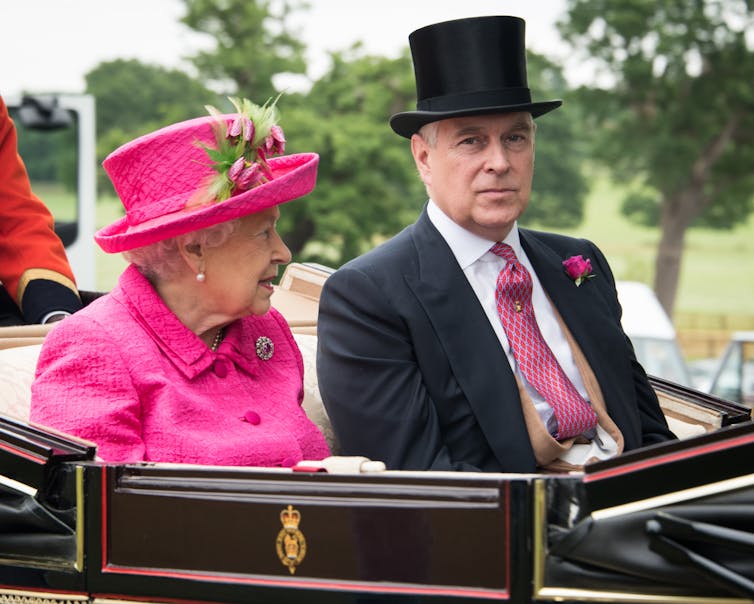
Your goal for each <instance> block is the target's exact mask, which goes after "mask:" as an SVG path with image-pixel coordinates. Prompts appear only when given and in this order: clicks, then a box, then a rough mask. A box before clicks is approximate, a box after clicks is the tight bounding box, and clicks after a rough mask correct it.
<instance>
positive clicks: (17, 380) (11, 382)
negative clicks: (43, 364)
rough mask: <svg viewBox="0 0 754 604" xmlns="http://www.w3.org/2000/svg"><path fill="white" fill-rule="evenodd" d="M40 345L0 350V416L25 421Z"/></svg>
mask: <svg viewBox="0 0 754 604" xmlns="http://www.w3.org/2000/svg"><path fill="white" fill-rule="evenodd" d="M41 347H42V345H41V344H32V345H31V346H17V347H14V348H4V349H1V350H0V414H2V415H6V416H8V417H12V418H13V419H18V420H21V421H27V420H28V419H29V402H30V399H31V382H32V380H33V379H34V368H35V367H36V365H37V357H38V356H39V349H40V348H41Z"/></svg>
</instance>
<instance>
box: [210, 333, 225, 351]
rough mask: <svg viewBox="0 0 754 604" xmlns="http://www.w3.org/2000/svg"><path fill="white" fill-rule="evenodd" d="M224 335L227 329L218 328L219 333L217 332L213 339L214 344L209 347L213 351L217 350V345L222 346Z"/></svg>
mask: <svg viewBox="0 0 754 604" xmlns="http://www.w3.org/2000/svg"><path fill="white" fill-rule="evenodd" d="M224 335H225V330H224V329H223V328H222V327H221V328H220V329H218V330H217V333H216V334H215V339H214V340H212V344H211V345H210V347H209V349H210V350H211V351H212V352H217V347H218V346H220V342H222V341H223V336H224Z"/></svg>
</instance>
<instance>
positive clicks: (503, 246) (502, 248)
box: [490, 242, 518, 264]
mask: <svg viewBox="0 0 754 604" xmlns="http://www.w3.org/2000/svg"><path fill="white" fill-rule="evenodd" d="M490 251H491V252H492V253H493V254H495V255H496V256H500V257H501V258H502V259H503V260H505V261H506V262H510V263H511V264H516V263H518V258H516V252H514V251H513V248H512V247H511V246H509V245H508V244H507V243H500V242H498V243H496V244H495V245H493V246H492V247H491V248H490Z"/></svg>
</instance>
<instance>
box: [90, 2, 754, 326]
mask: <svg viewBox="0 0 754 604" xmlns="http://www.w3.org/2000/svg"><path fill="white" fill-rule="evenodd" d="M184 2H185V6H186V14H185V16H184V18H183V22H184V23H185V24H186V25H187V26H189V27H191V28H193V29H194V30H196V31H198V32H203V33H205V34H207V35H208V36H210V37H211V38H212V39H213V40H214V41H215V45H214V48H210V49H208V50H204V51H202V52H200V53H198V54H196V55H195V56H194V57H192V58H191V59H192V62H193V65H194V68H195V73H194V74H187V73H183V72H178V71H171V70H166V69H163V68H159V67H155V66H150V65H144V64H141V63H138V62H136V61H113V62H109V63H103V64H101V65H99V66H98V67H97V68H95V69H94V70H93V71H92V72H90V74H88V77H87V92H89V93H91V94H94V95H95V96H96V98H97V109H98V124H97V125H98V137H99V141H98V150H99V155H100V159H102V158H103V157H104V155H105V154H106V153H107V152H109V151H111V150H112V149H114V148H115V147H117V146H118V145H120V144H122V143H123V142H125V141H127V140H130V139H131V138H133V137H135V136H137V135H139V134H142V133H143V132H147V131H150V130H153V129H155V128H157V127H160V126H163V125H166V124H168V123H172V122H175V121H178V120H180V119H186V118H189V117H195V116H197V115H202V114H203V113H204V110H203V106H204V105H206V104H213V105H216V106H218V107H221V106H222V103H223V102H224V101H223V97H225V96H227V95H239V96H245V97H248V98H251V99H252V100H254V101H256V102H260V103H261V102H264V101H265V100H266V99H267V98H269V97H271V96H274V95H276V94H277V93H278V92H279V91H280V90H281V89H285V88H286V84H284V83H283V82H285V81H289V80H286V77H287V76H290V75H291V74H297V75H298V76H299V78H302V77H304V74H305V73H306V63H305V60H304V51H305V48H304V47H303V45H302V43H301V42H300V36H298V35H297V32H296V31H295V30H292V29H291V27H290V26H289V24H288V22H289V18H290V16H291V15H292V14H296V13H298V12H300V11H306V10H307V5H306V3H305V2H301V1H294V0H278V1H272V0H184ZM567 6H568V9H567V12H566V14H565V15H564V16H563V18H562V19H561V22H560V24H559V27H560V30H561V32H562V34H563V36H564V38H565V39H566V40H567V41H568V42H569V43H570V44H571V45H572V48H573V50H574V53H576V52H581V53H583V60H584V61H589V62H591V63H592V64H594V65H596V66H597V68H598V69H600V70H601V72H602V73H603V74H605V75H606V76H607V77H606V78H604V81H603V84H602V85H601V86H600V87H597V86H596V85H595V86H592V87H589V88H585V87H582V88H578V89H572V88H570V87H569V85H568V83H567V81H566V80H565V78H564V77H563V70H562V66H561V65H559V64H558V63H557V62H555V61H554V60H552V59H550V58H547V57H542V56H537V55H536V54H534V53H529V56H528V67H529V84H530V87H531V88H532V91H533V96H534V97H535V99H537V100H547V99H553V98H562V99H564V101H565V102H564V105H563V107H562V108H560V109H558V110H557V111H554V112H552V113H550V114H548V115H546V116H543V117H542V118H541V119H538V120H537V123H538V129H537V154H536V170H535V183H534V193H533V197H532V203H531V204H530V206H529V209H528V210H527V213H526V215H525V216H524V218H523V220H522V222H523V223H524V224H526V225H528V226H534V227H542V228H548V229H553V230H574V229H575V231H574V232H578V229H577V227H579V226H580V225H583V219H584V216H585V210H584V208H585V205H584V204H585V200H586V199H587V197H588V196H589V195H590V194H592V195H593V194H594V192H595V188H594V186H595V174H596V173H597V172H596V171H595V170H596V168H597V167H599V168H600V170H603V171H604V170H606V171H607V172H606V173H607V175H608V177H609V178H611V179H613V180H615V181H617V182H620V183H621V187H620V189H619V190H620V191H622V202H621V204H619V205H621V207H622V210H623V213H624V215H625V216H626V217H628V218H629V219H630V220H632V221H634V222H635V223H637V224H640V225H641V224H643V225H653V226H654V227H655V228H656V227H657V226H658V225H659V227H660V231H659V236H658V237H657V238H656V239H654V240H652V241H648V242H647V245H648V246H651V247H650V248H647V249H656V250H657V253H656V255H655V261H654V262H653V263H652V267H651V268H650V269H649V271H650V272H651V273H653V274H654V281H655V289H656V291H658V293H659V294H660V298H661V300H662V301H663V303H664V304H665V306H666V308H667V309H668V310H669V311H670V312H671V313H672V309H673V306H674V303H675V296H676V291H677V288H678V279H679V274H680V271H681V266H682V264H681V263H682V258H683V254H684V249H685V234H686V230H687V229H688V228H692V227H700V226H705V227H715V228H720V229H731V228H733V227H734V226H735V225H737V224H742V223H744V222H745V221H746V219H747V216H748V215H749V213H750V212H751V210H752V206H754V201H753V200H754V196H753V195H752V191H754V180H753V179H754V171H752V170H751V165H752V161H753V160H754V137H753V136H752V134H754V132H752V129H753V127H754V123H753V120H754V118H753V117H752V116H754V112H752V109H754V106H753V103H754V60H753V59H752V52H751V49H750V48H749V46H747V44H749V45H751V44H754V42H752V40H754V27H753V26H752V15H753V14H754V9H753V8H752V1H751V0H683V1H681V0H660V1H656V2H654V1H653V2H649V1H647V0H632V1H630V2H625V1H624V0H568V5H567ZM747 32H749V33H748V34H747ZM407 33H408V32H407ZM747 35H748V36H749V37H750V38H751V39H748V40H747ZM308 84H309V85H308V87H306V88H305V89H304V90H299V89H293V90H285V94H284V95H283V97H282V98H281V100H280V102H279V103H278V107H279V109H280V112H281V116H282V117H281V124H282V126H283V128H284V130H285V132H286V136H287V139H288V145H287V151H288V152H297V151H312V150H313V151H316V152H318V153H319V154H320V168H319V178H318V185H317V187H316V189H315V191H314V192H313V193H312V194H311V195H310V196H309V199H308V200H306V201H301V202H297V203H292V204H289V205H287V206H286V207H285V208H284V211H283V213H282V216H283V218H282V219H281V224H280V227H281V232H282V233H283V236H284V237H285V239H286V241H287V243H288V244H289V246H290V247H291V249H292V251H293V253H294V257H295V258H296V259H297V260H298V261H316V262H323V263H325V264H328V265H331V266H335V267H337V266H339V265H340V264H342V263H343V262H345V261H347V260H348V259H350V258H352V257H353V256H355V255H357V254H360V253H362V252H363V251H365V250H367V249H369V248H370V247H372V246H373V245H375V244H376V243H378V242H379V241H381V240H383V239H385V238H386V237H389V236H391V235H392V234H394V233H395V232H397V231H398V230H400V229H401V228H402V227H403V226H405V225H407V224H409V223H411V222H413V220H414V219H415V218H416V215H417V214H418V212H419V211H420V209H421V207H422V205H423V204H424V202H425V199H426V194H425V192H424V190H423V185H422V183H421V182H420V180H419V178H418V175H417V174H416V170H415V168H414V165H413V160H412V158H411V155H410V150H409V145H408V141H406V140H405V139H402V138H401V137H398V136H397V135H395V134H394V133H393V132H392V130H391V129H390V128H389V126H388V124H387V121H388V118H389V116H390V115H392V114H393V113H395V112H397V111H402V110H406V109H413V108H414V103H415V89H414V79H413V70H412V66H411V60H410V56H409V54H408V48H406V52H405V53H404V55H402V56H400V57H399V58H397V59H388V58H385V57H378V56H367V55H365V54H363V53H362V52H361V50H360V48H359V47H358V45H356V46H354V47H353V48H350V49H346V50H344V51H342V52H339V53H334V54H333V55H332V56H331V64H330V68H329V70H328V71H327V72H326V73H325V74H324V75H322V76H321V77H320V78H318V79H317V80H316V81H310V82H309V83H308ZM602 173H603V172H600V174H602ZM106 183H107V181H106V180H105V179H104V177H103V179H102V186H103V190H106V187H107V185H106ZM618 237H620V234H618ZM598 243H601V242H599V241H598ZM650 279H651V276H650ZM643 280H648V279H643Z"/></svg>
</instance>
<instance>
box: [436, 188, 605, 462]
mask: <svg viewBox="0 0 754 604" xmlns="http://www.w3.org/2000/svg"><path fill="white" fill-rule="evenodd" d="M427 214H428V216H429V219H430V221H431V222H432V224H433V225H434V226H435V228H436V229H437V230H438V231H439V232H440V235H441V236H442V238H443V239H444V240H445V241H446V242H447V244H448V246H449V247H450V249H451V251H452V252H453V255H454V256H455V258H456V260H457V261H458V265H459V266H460V267H461V270H462V271H463V273H464V275H466V278H467V279H468V281H469V284H470V285H471V287H472V289H473V290H474V293H475V294H476V297H477V298H478V299H479V303H480V304H481V305H482V309H483V310H484V312H485V314H486V315H487V319H488V320H489V322H490V325H491V326H492V329H494V330H495V335H496V336H497V339H498V340H499V341H500V344H501V346H502V347H503V350H504V351H505V355H506V357H507V358H508V363H509V364H510V366H511V369H512V370H513V373H514V374H515V375H516V376H517V377H518V379H520V380H521V383H523V384H524V387H525V388H526V391H527V393H528V394H529V396H530V397H531V400H532V402H533V403H534V406H535V408H536V409H537V413H538V414H539V416H540V417H541V418H542V421H543V422H544V424H545V426H546V427H547V429H548V431H549V432H550V434H555V433H557V420H556V419H555V415H554V412H553V410H552V407H551V406H550V405H549V404H548V403H547V401H545V399H544V398H543V397H542V396H541V395H540V394H539V393H538V392H537V391H536V390H535V389H534V387H533V386H532V385H531V384H530V383H529V382H528V381H527V380H526V378H525V377H524V376H523V375H522V374H521V372H520V371H519V369H518V364H517V363H516V359H515V358H514V356H513V351H512V350H511V347H510V344H509V343H508V338H507V336H506V335H505V330H504V329H503V325H502V323H501V322H500V317H499V316H498V314H497V303H496V300H495V289H496V285H497V277H498V275H499V274H500V271H501V270H502V269H503V267H504V266H505V260H503V259H502V258H500V257H499V256H497V255H496V254H493V253H492V252H491V251H490V247H492V245H493V244H494V243H496V242H495V241H489V240H488V239H484V238H482V237H479V236H478V235H475V234H474V233H471V232H470V231H467V230H466V229H464V228H463V227H461V226H459V225H458V224H456V223H455V222H453V221H452V220H451V219H450V218H449V217H448V216H447V215H446V214H445V213H444V212H443V211H442V210H441V209H440V208H439V207H438V206H437V204H435V203H434V202H433V201H432V200H431V199H430V200H429V203H428V205H427ZM502 243H507V244H508V245H510V246H511V247H512V248H513V251H514V252H515V253H516V257H517V258H518V261H519V262H520V263H521V264H523V265H524V266H525V267H526V270H528V271H529V274H530V275H531V280H532V305H533V307H534V315H535V318H536V321H537V325H539V330H540V331H541V332H542V337H543V338H544V339H545V342H547V345H548V346H549V347H550V350H552V352H553V354H554V355H555V358H556V359H557V361H558V363H560V366H561V367H562V368H563V371H564V372H565V374H566V375H567V376H568V379H570V380H571V382H572V383H573V385H574V386H575V387H576V390H578V391H579V394H581V396H582V397H584V398H585V399H587V400H588V395H587V392H586V388H585V387H584V382H583V380H582V379H581V374H580V373H579V370H578V367H577V366H576V362H575V361H574V359H573V354H572V353H571V348H570V346H569V345H568V341H567V340H566V338H565V336H564V335H563V330H562V329H561V328H560V325H559V324H558V321H557V319H556V318H555V314H554V312H553V309H552V305H551V303H550V300H549V299H548V298H547V295H546V294H545V291H544V289H542V284H541V283H540V282H539V279H538V277H537V274H536V272H535V271H534V268H533V267H532V265H531V262H530V261H529V258H528V257H527V256H526V252H524V250H523V248H522V247H521V241H520V239H519V234H518V225H517V224H514V225H513V228H512V229H511V231H510V233H508V236H507V237H506V238H505V240H504V241H502ZM595 441H596V443H595V445H596V449H597V450H591V449H594V448H595V447H588V446H587V445H583V446H579V449H582V451H581V453H578V455H577V457H574V456H573V455H569V457H571V458H573V459H582V456H583V455H584V454H586V455H587V457H583V460H586V459H589V457H591V456H597V457H600V458H605V457H611V456H612V455H614V454H615V451H616V449H617V445H616V443H615V441H614V440H613V439H612V437H610V435H609V434H607V432H605V431H604V430H603V429H602V428H601V427H599V426H598V430H597V435H596V438H595ZM583 447H588V448H589V449H590V451H583ZM569 453H570V452H569ZM574 453H576V452H574ZM563 459H565V460H566V461H569V462H571V463H583V461H577V460H576V461H572V459H568V458H566V457H565V456H564V458H563Z"/></svg>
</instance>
